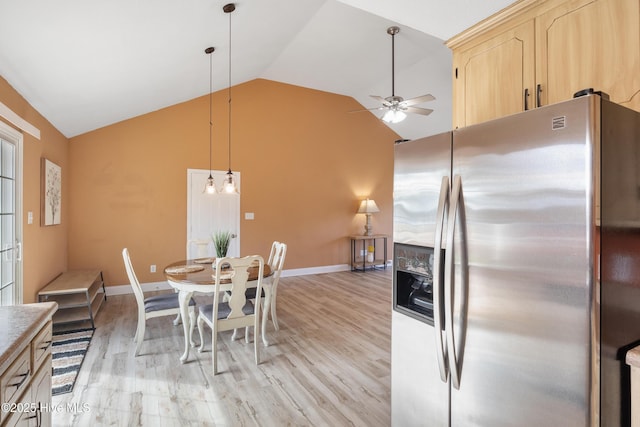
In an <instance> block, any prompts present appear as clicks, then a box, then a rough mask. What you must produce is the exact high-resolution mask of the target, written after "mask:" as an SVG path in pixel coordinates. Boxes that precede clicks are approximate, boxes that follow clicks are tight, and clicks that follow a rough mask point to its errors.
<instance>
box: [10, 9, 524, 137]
mask: <svg viewBox="0 0 640 427" xmlns="http://www.w3.org/2000/svg"><path fill="white" fill-rule="evenodd" d="M227 2H228V1H226V0H225V1H220V0H189V1H181V2H178V1H175V0H135V1H132V0H110V1H87V0H60V1H55V2H52V1H49V0H29V1H12V2H10V1H6V0H4V1H1V3H0V15H1V16H2V24H1V25H0V75H1V76H2V77H4V78H5V79H6V80H7V81H8V82H9V83H10V84H11V85H12V86H13V87H14V88H15V89H16V90H17V91H18V92H19V93H20V94H21V95H22V96H24V97H25V98H26V99H27V101H28V102H29V103H30V104H31V105H32V106H33V107H34V108H36V109H37V110H38V111H39V112H40V113H41V114H42V115H44V116H45V117H46V118H47V119H48V120H49V121H50V122H51V123H52V124H53V125H54V126H56V128H58V129H59V130H60V131H61V132H62V133H63V134H64V135H65V136H67V137H73V136H76V135H79V134H82V133H85V132H88V131H91V130H94V129H97V128H100V127H103V126H106V125H109V124H112V123H115V122H118V121H121V120H125V119H128V118H131V117H135V116H137V115H140V114H144V113H148V112H150V111H154V110H158V109H160V108H164V107H167V106H170V105H173V104H176V103H179V102H183V101H187V100H189V99H193V98H196V97H199V96H202V95H205V94H206V93H208V91H209V57H208V56H207V55H206V54H205V53H204V49H205V48H206V47H208V46H214V47H215V48H216V51H215V52H214V53H213V57H212V60H213V68H214V74H213V76H214V77H213V82H214V90H220V89H224V88H226V87H227V86H228V83H229V82H228V73H229V70H228V66H229V15H227V14H225V13H224V12H223V11H222V7H223V5H224V4H226V3H227ZM511 2H512V0H492V1H490V2H488V1H483V2H480V1H477V0H447V1H442V0H394V1H392V2H391V1H388V0H253V1H247V0H241V1H238V2H236V11H235V12H233V14H232V16H231V49H232V50H231V54H232V55H231V61H232V62H231V65H232V74H231V84H232V85H236V84H239V83H243V82H245V81H248V80H252V79H256V78H265V79H270V80H275V81H280V82H284V83H289V84H294V85H299V86H304V87H308V88H313V89H318V90H323V91H328V92H332V93H337V94H342V95H346V96H351V97H353V98H355V99H356V100H357V101H359V102H360V103H361V104H362V105H363V106H364V108H375V107H377V106H379V104H378V102H377V101H375V100H374V99H372V98H371V97H370V96H369V95H380V96H382V97H386V96H389V95H391V36H389V35H388V34H387V32H386V29H387V28H388V27H389V26H391V25H398V26H399V27H400V28H401V31H400V33H399V34H398V35H397V36H396V39H395V58H396V61H395V94H396V95H400V96H402V97H404V98H405V99H408V98H413V97H416V96H419V95H424V94H427V93H431V94H433V95H434V96H435V97H436V100H435V101H431V102H429V103H428V104H422V105H418V106H419V107H426V108H432V109H434V110H435V111H434V113H433V114H431V115H430V116H418V115H409V117H408V118H407V119H406V120H404V121H403V122H401V123H399V124H395V125H390V126H391V127H392V128H393V130H395V131H396V132H397V133H398V134H399V135H400V136H401V137H403V138H408V139H414V138H418V137H420V136H425V135H429V134H433V133H436V132H441V131H445V130H447V129H449V128H450V127H451V53H450V52H449V50H448V49H447V48H446V47H445V46H444V40H446V39H448V38H449V37H451V36H453V35H455V34H457V33H459V32H460V31H462V30H464V29H465V28H467V27H469V26H471V25H473V24H474V23H475V22H478V21H480V20H482V19H484V18H486V17H488V16H490V15H491V14H493V13H495V12H497V11H498V10H500V9H501V8H503V7H505V6H507V5H508V4H509V3H511ZM274 108H277V100H274ZM345 114H349V113H347V112H345ZM355 114H369V113H366V112H365V113H355ZM375 114H376V115H378V116H380V115H381V114H380V113H378V112H375Z"/></svg>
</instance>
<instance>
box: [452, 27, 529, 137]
mask: <svg viewBox="0 0 640 427" xmlns="http://www.w3.org/2000/svg"><path fill="white" fill-rule="evenodd" d="M533 30H534V24H533V22H525V23H524V24H521V25H520V26H518V27H516V28H514V29H512V30H509V31H507V32H505V33H504V34H500V35H499V36H496V37H494V38H493V39H491V40H489V41H487V42H484V43H482V44H480V45H478V46H475V47H473V48H471V49H469V50H467V51H464V52H461V53H460V54H459V55H456V58H455V59H454V61H455V64H454V68H455V69H457V71H458V76H457V78H456V79H455V80H454V87H455V95H454V96H455V105H456V113H455V117H454V122H455V123H454V125H455V127H463V126H469V125H472V124H475V123H481V122H484V121H486V120H491V119H495V118H497V117H503V116H507V115H509V114H514V113H518V112H520V111H523V110H524V90H525V89H528V90H529V93H530V96H529V101H528V102H529V108H533V106H534V100H533V98H534V97H533V95H534V94H533V90H534V70H535V65H534V55H535V49H534V44H533V43H534V33H533Z"/></svg>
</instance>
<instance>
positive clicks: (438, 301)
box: [432, 176, 449, 383]
mask: <svg viewBox="0 0 640 427" xmlns="http://www.w3.org/2000/svg"><path fill="white" fill-rule="evenodd" d="M448 209H449V177H448V176H443V177H442V184H441V185H440V197H439V199H438V212H437V214H436V215H437V217H436V235H435V242H434V250H433V272H432V273H433V274H432V275H433V327H434V329H435V332H436V333H435V336H436V354H437V357H438V368H439V369H440V379H441V380H442V382H445V383H446V382H447V381H448V377H449V368H448V366H447V344H446V336H445V337H444V339H443V333H444V325H445V322H444V317H443V312H444V311H443V309H444V298H443V295H442V289H443V283H442V279H441V277H442V272H441V271H440V269H441V267H440V266H441V265H442V249H443V246H442V232H443V229H444V224H445V217H446V215H447V213H448Z"/></svg>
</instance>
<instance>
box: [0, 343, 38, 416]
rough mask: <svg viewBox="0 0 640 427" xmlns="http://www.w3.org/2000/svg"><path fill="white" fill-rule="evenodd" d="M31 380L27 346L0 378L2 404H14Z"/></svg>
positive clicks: (29, 348)
mask: <svg viewBox="0 0 640 427" xmlns="http://www.w3.org/2000/svg"><path fill="white" fill-rule="evenodd" d="M30 380H31V347H30V346H27V347H26V348H25V349H24V350H23V351H22V352H21V353H20V355H19V356H18V357H17V358H16V359H15V360H14V361H13V363H12V364H11V366H9V369H7V370H6V371H5V372H4V373H3V374H2V377H0V395H1V396H2V402H3V403H9V404H12V403H16V402H17V401H18V399H19V398H20V396H21V395H22V393H23V392H24V390H26V389H27V388H28V387H29V382H30Z"/></svg>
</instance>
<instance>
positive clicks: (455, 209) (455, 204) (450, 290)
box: [444, 175, 468, 389]
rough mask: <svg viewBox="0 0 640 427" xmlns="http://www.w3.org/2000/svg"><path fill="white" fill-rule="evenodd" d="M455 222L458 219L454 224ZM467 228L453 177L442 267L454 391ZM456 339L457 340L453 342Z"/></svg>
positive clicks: (464, 288) (463, 313)
mask: <svg viewBox="0 0 640 427" xmlns="http://www.w3.org/2000/svg"><path fill="white" fill-rule="evenodd" d="M456 219H457V220H458V221H457V222H456ZM456 226H459V230H457V231H458V235H459V236H460V240H459V241H460V248H457V249H458V250H457V251H455V249H456V248H454V237H455V235H456V228H457V227H456ZM466 240H467V239H466V226H465V215H464V198H463V192H462V178H461V177H460V176H459V175H456V176H455V177H454V178H453V185H452V189H451V201H450V206H449V218H448V220H447V241H446V245H445V247H446V250H445V267H444V299H445V304H444V307H445V310H444V311H445V313H444V316H445V328H444V329H445V332H446V343H447V353H448V360H449V371H450V373H451V385H453V387H454V388H455V389H459V388H460V374H461V367H462V352H463V348H464V337H465V333H466V332H465V329H466V311H467V309H466V307H467V281H468V274H467V269H468V263H467V243H466ZM456 252H457V253H459V254H460V287H459V292H456V290H455V288H456V283H455V280H454V279H455V274H454V269H455V266H454V263H455V256H454V254H455V253H456ZM456 299H457V302H458V308H459V310H460V315H459V317H458V321H459V323H458V332H459V335H458V336H456V335H455V328H454V326H455V325H454V323H453V320H454V316H453V313H454V310H455V306H456ZM456 339H457V340H456Z"/></svg>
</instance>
